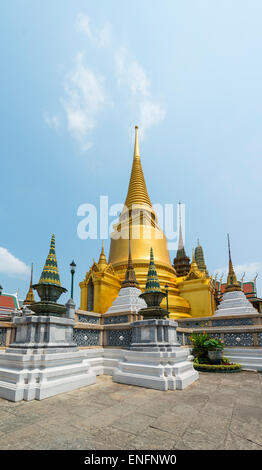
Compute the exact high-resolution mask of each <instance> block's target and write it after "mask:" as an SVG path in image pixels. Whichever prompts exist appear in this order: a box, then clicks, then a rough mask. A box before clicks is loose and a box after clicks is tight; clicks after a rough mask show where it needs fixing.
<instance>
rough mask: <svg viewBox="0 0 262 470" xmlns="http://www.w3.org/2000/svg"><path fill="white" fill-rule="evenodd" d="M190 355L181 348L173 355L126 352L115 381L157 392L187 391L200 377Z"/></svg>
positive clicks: (115, 375)
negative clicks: (189, 357)
mask: <svg viewBox="0 0 262 470" xmlns="http://www.w3.org/2000/svg"><path fill="white" fill-rule="evenodd" d="M188 355H189V350H188V349H183V348H179V347H177V348H173V350H172V351H124V353H123V359H122V360H120V362H119V364H118V367H117V369H115V371H114V372H113V381H114V382H118V383H124V384H128V385H137V386H139V387H146V388H154V389H156V390H164V391H166V390H176V389H178V390H183V389H184V388H186V387H187V386H188V385H190V384H192V383H193V382H195V380H197V379H198V377H199V374H198V372H197V371H196V370H195V369H194V367H193V363H192V362H190V361H189V360H188Z"/></svg>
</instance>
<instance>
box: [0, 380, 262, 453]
mask: <svg viewBox="0 0 262 470" xmlns="http://www.w3.org/2000/svg"><path fill="white" fill-rule="evenodd" d="M0 449H2V450H3V449H12V450H13V449H81V450H89V449H90V450H97V449H130V450H133V449H146V450H147V449H175V450H176V449H254V450H256V449H257V450H261V449H262V374H261V373H255V372H241V373H237V374H212V373H208V374H207V373H206V374H204V373H200V379H199V380H198V381H197V382H195V383H194V384H192V385H191V386H189V387H188V388H186V389H185V390H183V391H180V390H176V391H168V392H160V391H157V390H150V389H144V388H140V387H133V386H128V385H120V384H116V383H113V382H112V379H111V377H108V376H101V377H97V384H95V385H91V386H89V387H85V388H81V389H79V390H76V391H74V392H69V393H64V394H62V395H59V396H56V397H51V398H47V399H45V400H42V401H35V400H34V401H31V402H25V401H22V402H18V403H12V402H8V401H6V400H3V399H0Z"/></svg>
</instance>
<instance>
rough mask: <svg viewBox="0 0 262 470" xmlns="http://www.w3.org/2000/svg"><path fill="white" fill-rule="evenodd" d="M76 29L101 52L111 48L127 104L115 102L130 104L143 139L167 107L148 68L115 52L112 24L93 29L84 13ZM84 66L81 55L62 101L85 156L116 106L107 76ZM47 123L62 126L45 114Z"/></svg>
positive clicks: (124, 52)
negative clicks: (97, 129) (158, 98)
mask: <svg viewBox="0 0 262 470" xmlns="http://www.w3.org/2000/svg"><path fill="white" fill-rule="evenodd" d="M76 29H77V31H79V32H81V33H83V34H85V35H86V36H87V37H88V39H89V40H90V42H92V43H93V44H94V45H95V46H96V47H98V48H101V47H105V46H109V45H110V47H108V50H107V53H108V54H110V55H111V58H112V62H113V66H114V67H115V75H114V79H115V80H116V81H117V84H118V87H119V88H122V89H123V90H124V93H125V99H124V100H123V99H121V97H119V96H116V98H115V100H114V101H115V103H126V104H127V106H128V108H129V111H130V113H131V114H132V120H133V122H134V123H135V124H138V125H139V127H140V136H141V137H143V134H144V132H145V131H146V130H147V129H149V128H151V126H154V125H157V124H159V123H160V122H161V121H163V119H164V118H165V115H166V111H165V109H164V107H163V106H162V105H161V104H160V103H159V102H157V101H156V100H155V99H154V98H153V96H152V91H151V82H150V79H149V78H148V76H147V74H146V72H145V70H144V67H143V66H142V65H141V64H140V63H139V62H138V61H137V60H136V59H133V58H132V57H131V54H130V52H129V51H128V49H127V48H125V47H119V48H118V49H117V50H114V48H113V47H112V41H111V36H112V27H111V24H110V23H109V22H107V23H105V24H104V25H103V26H102V27H100V28H97V27H95V26H93V25H91V21H90V18H89V16H88V15H84V14H82V13H80V14H78V15H77V19H76ZM84 62H85V61H84V54H83V53H78V54H77V55H76V59H75V66H74V69H73V70H72V71H71V72H69V73H68V74H67V75H66V77H65V80H64V96H63V97H62V98H61V100H60V102H61V104H62V106H63V111H64V112H65V116H66V121H67V127H68V130H69V132H70V133H71V135H72V136H73V138H74V139H75V140H76V141H77V142H78V144H79V146H80V148H81V150H82V151H83V152H85V151H87V150H88V149H89V148H90V147H91V146H92V139H91V137H92V133H93V131H94V129H95V127H96V126H97V123H98V119H99V117H101V113H102V112H103V111H104V110H105V109H106V108H107V107H108V106H111V105H112V104H113V103H112V100H111V99H109V97H108V94H107V93H106V92H105V88H104V78H103V76H99V75H98V74H97V73H95V72H94V70H92V69H91V68H90V66H89V65H87V64H85V63H84ZM118 95H119V92H118ZM123 113H124V111H123ZM44 120H45V122H46V123H47V125H48V126H50V127H51V128H53V129H55V130H56V129H58V127H59V126H60V119H59V118H58V117H57V115H55V114H54V115H51V114H49V113H48V112H45V113H44ZM61 122H62V121H61Z"/></svg>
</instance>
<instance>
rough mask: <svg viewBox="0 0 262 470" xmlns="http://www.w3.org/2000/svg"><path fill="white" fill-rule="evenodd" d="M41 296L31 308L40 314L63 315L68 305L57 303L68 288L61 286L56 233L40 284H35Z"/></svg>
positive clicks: (52, 239) (34, 287) (53, 236)
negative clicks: (56, 250)
mask: <svg viewBox="0 0 262 470" xmlns="http://www.w3.org/2000/svg"><path fill="white" fill-rule="evenodd" d="M32 287H33V289H35V290H36V291H37V293H38V295H39V297H40V302H35V303H33V304H31V305H30V309H31V310H33V312H35V313H36V314H38V315H61V314H64V313H65V311H66V307H65V306H64V305H61V304H57V300H58V299H59V297H60V296H61V295H62V294H63V293H65V292H67V289H65V288H64V287H62V286H61V282H60V276H59V271H58V266H57V260H56V252H55V235H54V234H53V235H52V238H51V243H50V249H49V253H48V256H47V258H46V262H45V265H44V269H43V271H42V274H41V277H40V280H39V282H38V284H34V285H33V286H32Z"/></svg>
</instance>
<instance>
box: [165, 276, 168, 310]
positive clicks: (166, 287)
mask: <svg viewBox="0 0 262 470" xmlns="http://www.w3.org/2000/svg"><path fill="white" fill-rule="evenodd" d="M165 289H166V309H167V316H169V313H168V285H167V284H166V285H165Z"/></svg>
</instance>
